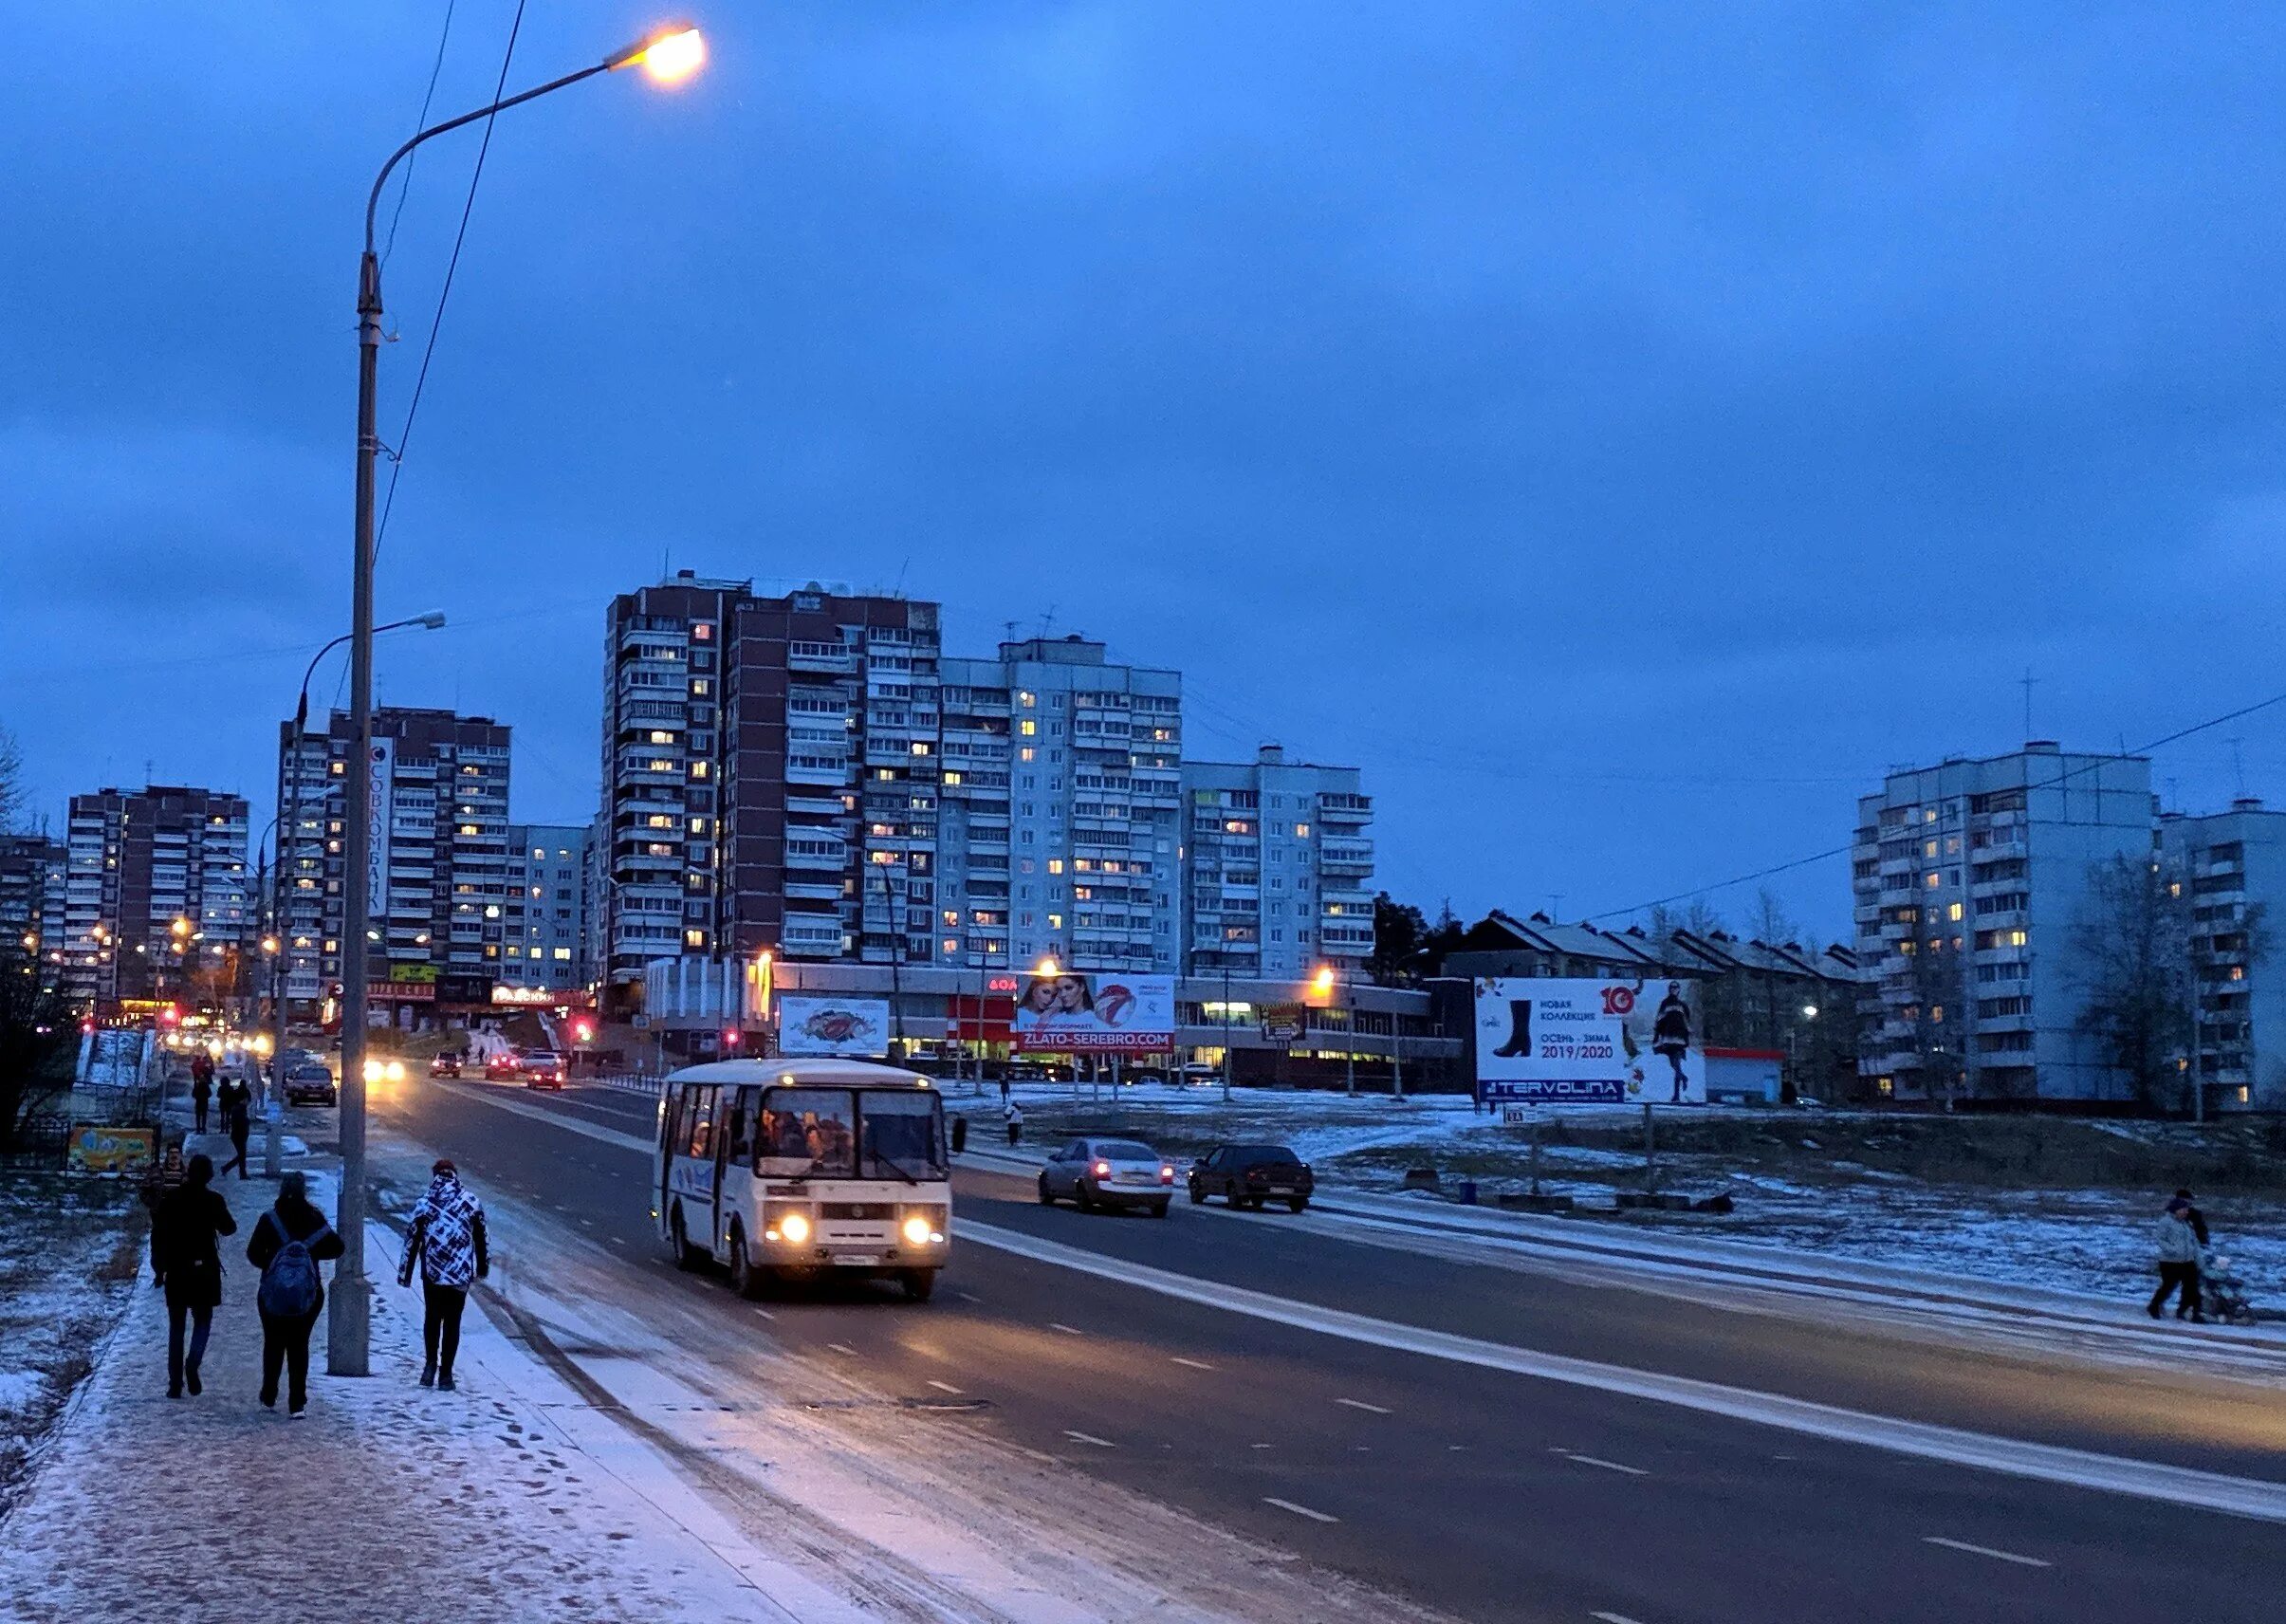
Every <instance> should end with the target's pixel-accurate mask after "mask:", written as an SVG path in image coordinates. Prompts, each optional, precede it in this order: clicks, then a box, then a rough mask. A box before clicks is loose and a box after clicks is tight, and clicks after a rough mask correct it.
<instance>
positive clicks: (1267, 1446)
mask: <svg viewBox="0 0 2286 1624" xmlns="http://www.w3.org/2000/svg"><path fill="white" fill-rule="evenodd" d="M1277 1447H1278V1446H1277V1445H1275V1444H1248V1445H1247V1446H1246V1448H1248V1449H1276V1448H1277Z"/></svg>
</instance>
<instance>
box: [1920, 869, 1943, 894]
mask: <svg viewBox="0 0 2286 1624" xmlns="http://www.w3.org/2000/svg"><path fill="white" fill-rule="evenodd" d="M1938 879H1939V876H1938V875H1937V874H1936V872H1935V871H1934V870H1931V871H1930V872H1929V873H1927V874H1925V875H1923V876H1922V877H1921V883H1922V884H1923V885H1925V886H1927V888H1928V889H1929V890H1931V891H1934V890H1936V889H1937V883H1938Z"/></svg>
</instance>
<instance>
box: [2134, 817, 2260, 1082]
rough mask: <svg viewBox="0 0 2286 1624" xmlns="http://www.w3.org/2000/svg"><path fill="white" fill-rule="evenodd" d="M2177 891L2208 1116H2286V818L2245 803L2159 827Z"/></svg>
mask: <svg viewBox="0 0 2286 1624" xmlns="http://www.w3.org/2000/svg"><path fill="white" fill-rule="evenodd" d="M2159 840H2160V853H2161V858H2162V861H2163V863H2164V864H2165V866H2166V874H2167V876H2168V881H2169V883H2170V884H2176V885H2181V886H2182V887H2184V889H2185V891H2186V892H2187V893H2188V898H2187V900H2188V902H2189V915H2190V943H2189V947H2190V965H2191V973H2192V975H2193V977H2194V982H2195V986H2196V992H2197V999H2198V1010H2199V1019H2198V1024H2197V1027H2196V1028H2195V1030H2194V1033H2193V1036H2192V1040H2191V1053H2190V1055H2189V1057H2188V1059H2189V1061H2190V1065H2191V1071H2192V1074H2193V1075H2194V1076H2195V1077H2196V1078H2197V1079H2198V1080H2199V1088H2200V1091H2201V1095H2202V1098H2201V1100H2200V1104H2202V1105H2203V1107H2204V1108H2205V1109H2207V1110H2210V1111H2246V1110H2252V1111H2279V1110H2286V971H2281V970H2280V969H2277V962H2278V961H2277V950H2276V947H2275V945H2274V946H2272V947H2271V948H2270V949H2269V950H2263V948H2262V946H2261V939H2262V938H2268V939H2269V940H2270V942H2272V943H2273V944H2275V943H2276V941H2277V931H2278V930H2279V929H2280V926H2281V923H2282V922H2286V913H2282V912H2281V909H2286V812H2274V811H2271V810H2269V809H2267V808H2266V807H2264V806H2263V804H2262V803H2261V802H2260V801H2259V800H2258V799H2255V798H2252V797H2245V796H2241V797H2240V799H2238V800H2236V801H2234V802H2232V803H2231V805H2230V810H2229V811H2227V812H2217V813H2212V814H2209V815H2208V816H2205V817H2200V818H2186V817H2184V816H2181V815H2179V814H2173V813H2170V814H2168V815H2167V816H2166V817H2164V818H2162V819H2161V820H2160V823H2159Z"/></svg>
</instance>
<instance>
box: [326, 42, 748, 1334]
mask: <svg viewBox="0 0 2286 1624" xmlns="http://www.w3.org/2000/svg"><path fill="white" fill-rule="evenodd" d="M706 56H707V47H706V44H705V42H704V41H703V40H702V39H701V38H700V37H699V32H698V30H697V29H696V28H691V27H690V26H689V25H687V24H685V25H677V26H674V27H672V28H664V29H661V30H659V31H658V32H656V33H654V34H652V35H651V36H650V37H649V38H647V39H644V40H641V41H639V42H637V43H636V44H635V45H632V46H627V47H626V48H625V49H623V50H618V51H615V52H613V53H612V54H611V55H610V56H607V57H605V58H604V59H603V60H602V61H601V62H599V63H596V64H594V65H591V66H588V67H583V68H581V69H580V70H579V71H578V72H577V73H567V74H565V75H564V76H563V77H562V78H561V79H551V80H549V81H548V82H547V83H545V84H540V85H535V86H534V87H533V88H531V89H529V90H522V91H519V92H517V93H516V94H515V95H513V96H509V97H506V98H503V99H502V100H500V101H498V102H492V103H490V104H489V105H488V106H484V107H479V108H477V109H476V110H475V111H474V112H471V113H463V114H462V115H461V116H460V117H459V118H457V119H447V120H445V121H444V122H443V123H441V124H432V125H430V126H429V127H428V128H427V129H425V130H423V131H421V132H420V133H419V134H418V135H416V136H415V137H414V138H412V139H411V140H409V141H407V142H405V144H404V145H402V146H400V147H398V148H397V149H396V151H395V152H393V153H391V154H390V155H389V160H388V161H387V162H386V163H384V164H382V165H381V171H380V173H379V174H378V175H375V176H374V177H373V190H372V192H371V193H369V194H367V195H366V198H365V251H364V254H363V257H362V258H360V259H359V262H358V450H357V459H358V460H357V523H356V541H355V550H354V551H353V552H352V554H351V560H350V582H351V590H350V621H349V716H350V738H351V741H352V749H351V753H350V761H349V772H348V779H349V783H348V784H347V785H346V788H347V795H346V798H345V801H346V804H345V808H344V813H343V818H342V821H343V822H345V823H346V824H347V825H348V827H347V828H346V829H345V830H344V831H343V836H344V839H343V841H342V844H343V850H344V854H345V857H346V861H345V862H344V863H343V865H342V868H343V874H342V884H341V902H342V908H341V913H342V923H341V1208H340V1210H339V1212H338V1213H337V1214H336V1222H335V1225H334V1229H335V1232H336V1233H337V1234H339V1235H340V1236H341V1246H342V1251H341V1264H340V1265H339V1266H338V1267H337V1268H336V1270H335V1273H334V1289H333V1295H332V1300H331V1301H332V1306H331V1308H330V1309H329V1310H328V1314H329V1318H328V1320H327V1323H326V1337H325V1368H326V1369H327V1370H328V1371H329V1372H331V1373H332V1374H333V1375H366V1374H367V1371H368V1368H369V1357H370V1339H371V1330H372V1308H373V1305H372V1301H371V1299H370V1293H371V1287H370V1285H369V1284H368V1283H367V1281H366V1279H365V957H366V955H365V932H366V929H367V914H368V909H367V907H366V886H367V870H368V864H369V862H370V860H371V855H372V844H371V834H372V831H371V829H370V827H369V826H368V825H369V823H370V821H371V819H372V816H373V796H372V788H371V785H372V778H371V773H372V757H373V634H374V626H373V471H374V456H375V453H376V452H378V450H379V449H380V438H379V435H378V434H377V432H376V431H375V428H374V415H375V381H376V376H377V373H378V367H379V364H380V350H381V261H380V256H379V255H378V254H377V253H375V252H374V248H373V236H374V231H373V228H374V216H375V214H376V213H377V212H378V211H379V209H380V203H381V188H382V187H384V186H386V185H387V184H388V183H389V174H390V171H392V170H394V169H395V168H396V166H397V162H398V160H399V159H401V158H402V157H405V155H406V154H408V153H410V152H412V151H413V149H414V148H415V147H417V146H419V145H420V144H421V143H422V142H423V141H426V140H430V139H433V138H435V137H437V136H441V135H444V134H445V133H446V132H448V131H451V130H457V129H459V128H461V127H462V126H463V125H467V124H472V123H474V122H476V121H477V120H479V119H489V118H491V117H492V116H493V115H494V114H497V113H504V112H506V111H507V109H509V108H510V107H519V106H522V105H523V104H524V103H525V102H534V101H537V100H539V99H540V98H541V97H543V96H545V95H548V94H550V93H551V92H553V91H557V90H562V89H564V88H565V87H566V86H569V85H573V84H577V83H580V82H581V80H583V79H593V78H594V77H595V76H596V75H598V74H600V73H610V72H612V71H613V70H615V69H618V68H622V67H633V66H637V65H640V66H641V67H642V69H643V70H644V72H646V73H647V74H649V75H650V76H651V77H652V79H654V81H657V82H658V83H675V82H676V81H678V80H683V79H688V78H689V77H690V76H691V74H693V73H695V72H697V71H698V68H699V65H701V64H702V63H704V62H705V61H706Z"/></svg>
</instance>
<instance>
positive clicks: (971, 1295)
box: [952, 1291, 984, 1302]
mask: <svg viewBox="0 0 2286 1624" xmlns="http://www.w3.org/2000/svg"><path fill="white" fill-rule="evenodd" d="M952 1295H953V1296H955V1297H957V1298H959V1299H960V1300H961V1301H963V1302H982V1301H984V1299H983V1298H981V1297H979V1296H977V1295H976V1293H975V1292H973V1291H956V1292H954V1293H953V1294H952Z"/></svg>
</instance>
